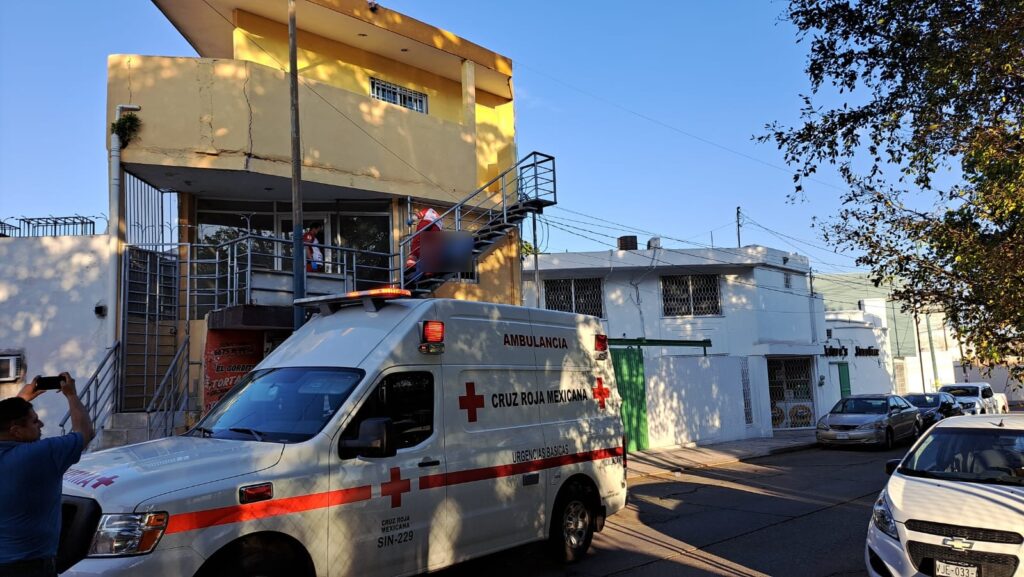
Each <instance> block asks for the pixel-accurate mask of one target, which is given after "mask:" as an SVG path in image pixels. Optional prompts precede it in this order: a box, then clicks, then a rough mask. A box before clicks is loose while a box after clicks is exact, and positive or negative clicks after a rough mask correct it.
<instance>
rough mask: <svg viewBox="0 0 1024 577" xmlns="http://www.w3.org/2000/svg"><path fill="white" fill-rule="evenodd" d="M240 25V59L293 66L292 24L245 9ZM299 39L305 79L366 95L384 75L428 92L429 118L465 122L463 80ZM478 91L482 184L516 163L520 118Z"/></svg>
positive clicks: (476, 133) (316, 39) (475, 132)
mask: <svg viewBox="0 0 1024 577" xmlns="http://www.w3.org/2000/svg"><path fill="white" fill-rule="evenodd" d="M235 25H236V28H235V31H234V55H235V59H237V60H246V61H250V62H255V63H257V64H262V65H264V66H267V67H270V68H277V69H282V68H287V63H288V28H287V26H285V25H284V24H281V23H279V22H275V21H273V20H269V19H266V18H263V17H261V16H257V15H255V14H251V13H249V12H245V11H243V10H236V11H235ZM297 43H298V46H299V49H298V54H297V60H298V66H299V73H300V75H302V76H303V77H305V78H310V79H314V80H317V81H319V82H323V83H325V84H329V85H331V86H335V87H337V88H341V89H343V90H347V91H349V92H353V93H355V94H360V95H368V94H369V93H370V78H371V77H374V78H379V79H381V80H384V81H387V82H390V83H392V84H396V85H398V86H402V87H405V88H408V89H410V90H415V91H417V92H422V93H424V94H426V95H427V101H428V115H429V116H435V117H437V118H440V119H442V120H445V121H448V122H454V123H461V122H462V87H461V86H460V84H459V83H458V82H455V81H453V80H449V79H447V78H443V77H441V76H438V75H436V74H432V73H430V72H427V71H425V70H422V69H419V68H416V67H415V66H410V65H408V64H404V63H402V62H398V61H395V60H392V59H390V58H385V57H383V56H380V55H378V54H373V53H371V52H367V51H365V50H361V49H359V48H355V47H353V46H350V45H347V44H344V43H341V42H338V41H336V40H331V39H328V38H324V37H322V36H318V35H316V34H312V33H309V32H303V31H302V30H299V35H298V39H297ZM476 94H477V104H476V126H475V127H474V128H473V129H472V130H470V132H468V133H467V134H466V138H467V139H474V140H475V141H476V152H477V171H476V172H477V174H476V184H477V185H480V184H483V183H484V182H486V181H487V180H490V179H491V178H493V177H494V176H495V175H497V174H498V173H500V172H501V171H502V170H504V169H505V168H508V167H509V166H511V165H512V164H514V163H515V161H516V152H515V149H514V141H515V116H514V111H513V106H512V101H510V100H509V99H507V98H503V97H500V96H497V95H494V94H490V93H488V92H485V91H482V90H478V91H477V93H476ZM382 104H383V106H384V107H387V108H395V109H398V110H403V109H402V108H401V107H399V106H397V105H392V104H388V103H382ZM469 192H470V191H468V190H467V191H465V193H469Z"/></svg>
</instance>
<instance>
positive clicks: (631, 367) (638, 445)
mask: <svg viewBox="0 0 1024 577" xmlns="http://www.w3.org/2000/svg"><path fill="white" fill-rule="evenodd" d="M612 366H613V367H614V368H615V382H616V383H617V385H618V388H619V395H620V396H621V397H622V426H623V428H624V429H625V431H626V435H627V439H628V446H627V447H626V450H627V451H638V450H642V449H646V448H647V447H648V446H649V442H648V439H647V390H646V389H647V387H646V380H645V379H644V353H643V349H641V348H640V347H635V348H634V347H629V348H613V349H612Z"/></svg>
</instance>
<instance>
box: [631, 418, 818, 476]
mask: <svg viewBox="0 0 1024 577" xmlns="http://www.w3.org/2000/svg"><path fill="white" fill-rule="evenodd" d="M815 444H816V442H815V439H814V430H813V429H809V430H800V431H776V432H775V436H774V437H772V438H769V439H744V440H742V441H729V442H725V443H716V444H713V445H703V446H697V447H674V448H668V449H652V450H648V451H637V452H634V453H630V454H629V462H628V466H629V470H628V472H627V473H626V478H627V479H636V478H640V477H652V476H656V475H664V474H668V473H676V472H679V471H683V470H685V469H703V468H706V467H718V466H721V465H727V464H729V463H736V462H739V461H746V460H747V459H753V458H755V457H765V456H767V455H775V454H778V453H788V452H791V451H799V450H802V449H809V448H811V447H814V446H815Z"/></svg>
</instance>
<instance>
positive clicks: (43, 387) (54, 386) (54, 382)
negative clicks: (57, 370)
mask: <svg viewBox="0 0 1024 577" xmlns="http://www.w3.org/2000/svg"><path fill="white" fill-rule="evenodd" d="M63 383H64V377H62V376H59V375H58V376H56V377H36V390H38V391H56V390H60V386H61V384H63Z"/></svg>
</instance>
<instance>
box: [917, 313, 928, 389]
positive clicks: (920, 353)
mask: <svg viewBox="0 0 1024 577" xmlns="http://www.w3.org/2000/svg"><path fill="white" fill-rule="evenodd" d="M914 342H915V343H916V344H917V363H918V364H919V365H920V366H921V392H922V393H927V392H929V391H928V385H927V384H926V383H927V381H925V380H924V354H923V353H924V351H922V350H921V321H920V320H919V319H918V317H917V311H916V310H915V311H914Z"/></svg>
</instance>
